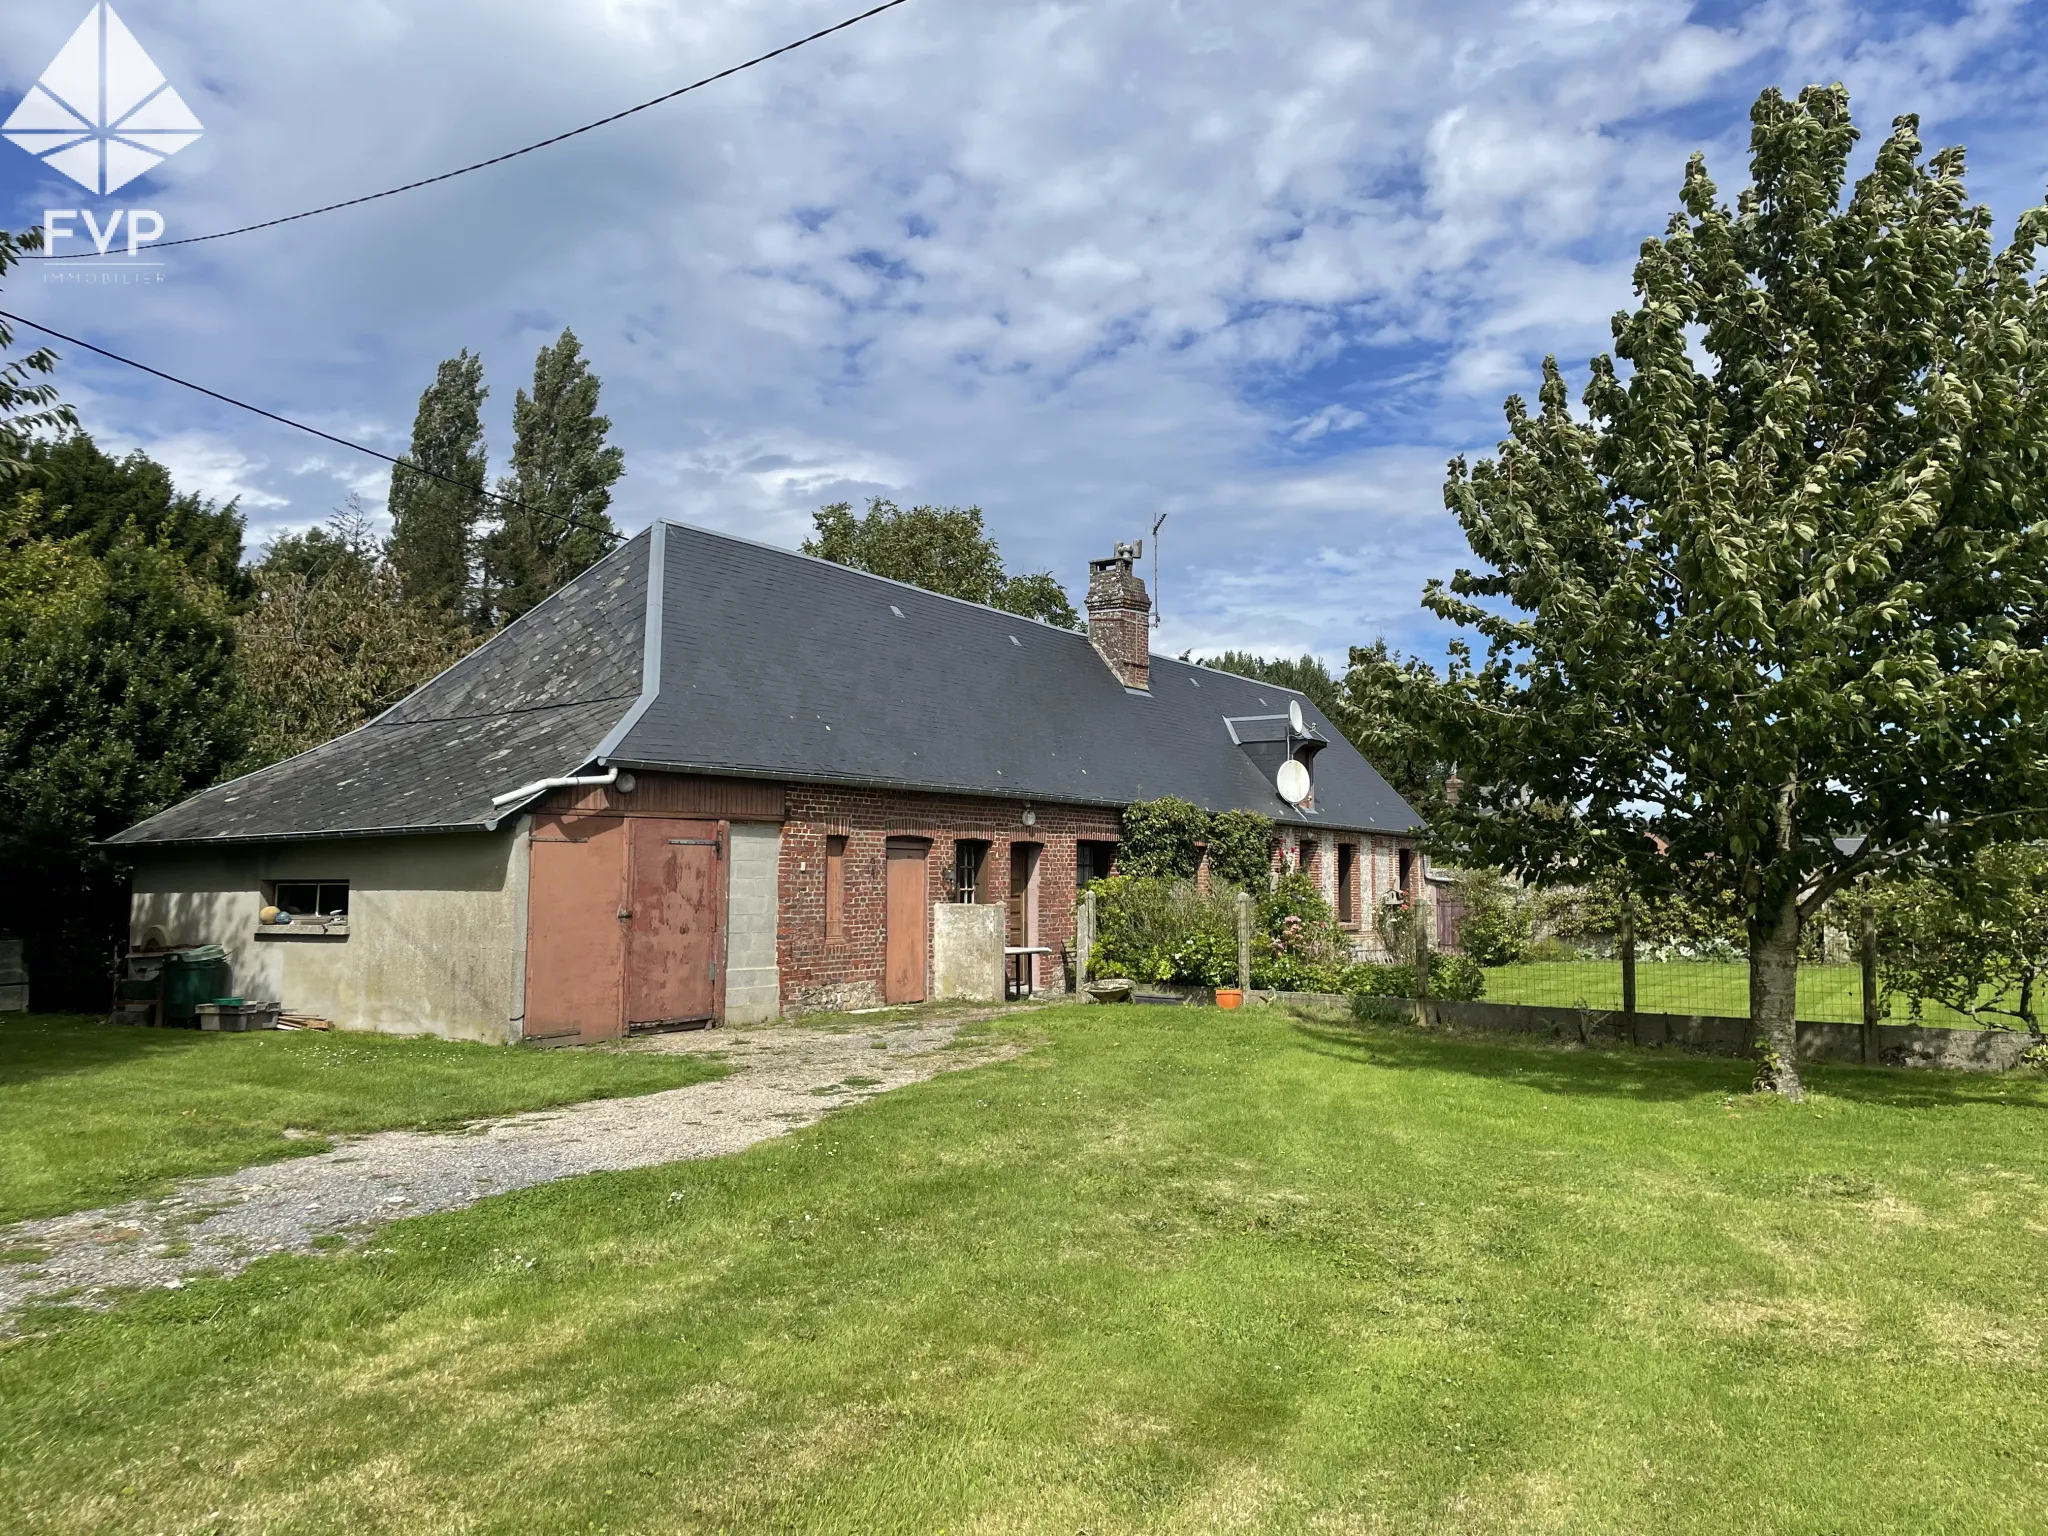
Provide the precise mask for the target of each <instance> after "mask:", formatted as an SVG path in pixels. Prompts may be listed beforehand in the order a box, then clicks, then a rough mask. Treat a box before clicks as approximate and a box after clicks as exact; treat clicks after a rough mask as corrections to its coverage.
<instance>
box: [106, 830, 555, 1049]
mask: <svg viewBox="0 0 2048 1536" xmlns="http://www.w3.org/2000/svg"><path fill="white" fill-rule="evenodd" d="M134 857H135V861H136V862H135V879H134V902H133V908H132V911H131V914H130V925H131V931H130V938H131V940H132V941H133V942H136V943H140V942H141V940H142V936H143V934H144V933H145V932H146V931H147V930H148V929H149V928H151V927H152V926H159V925H160V926H162V927H163V928H164V929H165V930H166V931H167V932H168V933H169V934H170V937H171V941H172V942H173V943H178V944H219V945H220V946H222V947H223V948H224V949H226V950H227V952H228V961H229V964H230V966H231V967H232V974H233V986H234V988H235V991H236V992H237V993H239V994H240V995H241V996H243V997H248V998H252V999H261V1000H264V1001H271V1000H275V1001H277V1002H279V1003H282V1004H283V1005H284V1006H285V1007H286V1008H289V1009H293V1010H296V1011H298V1012H302V1013H311V1014H317V1015H318V1016H320V1017H322V1018H327V1019H332V1020H333V1021H334V1024H335V1027H336V1028H338V1029H366V1030H377V1031H382V1032H384V1033H389V1034H432V1035H440V1036H443V1037H445V1038H448V1039H452V1040H486V1041H494V1042H495V1041H509V1040H516V1039H517V1038H518V1037H519V1019H520V1015H521V1014H522V1013H523V1012H524V1009H525V1002H524V995H523V992H524V979H523V967H524V964H525V950H526V945H525V935H526V838H525V835H524V827H523V825H522V826H521V827H519V828H518V829H517V830H516V831H515V830H514V829H510V828H508V829H506V830H504V831H501V832H495V833H487V832H471V833H453V834H446V835H436V836H418V837H365V838H322V839H318V840H313V841H307V842H301V843H274V844H261V845H256V846H250V847H241V848H223V849H219V850H193V851H187V850H163V851H160V852H156V851H148V850H140V849H138V850H135V853H134ZM275 880H346V881H348V882H349V932H348V934H347V935H346V936H345V937H344V936H340V935H330V936H321V935H301V936H292V935H290V934H289V933H288V932H283V931H278V930H275V929H272V930H268V931H262V930H261V929H260V925H259V924H258V923H257V921H256V917H257V913H258V912H259V911H260V910H261V908H262V906H263V885H264V882H266V881H275Z"/></svg>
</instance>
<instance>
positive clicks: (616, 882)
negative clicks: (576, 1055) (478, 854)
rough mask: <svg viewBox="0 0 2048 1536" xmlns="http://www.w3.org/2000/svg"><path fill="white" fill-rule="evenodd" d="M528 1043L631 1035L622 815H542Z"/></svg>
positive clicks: (529, 961)
mask: <svg viewBox="0 0 2048 1536" xmlns="http://www.w3.org/2000/svg"><path fill="white" fill-rule="evenodd" d="M528 855H529V861H528V865H527V887H526V889H527V895H526V1021H525V1026H524V1030H523V1034H524V1037H525V1038H526V1039H528V1040H559V1041H563V1042H564V1043H568V1042H573V1041H578V1040H582V1041H590V1040H612V1039H616V1038H617V1037H618V1036H620V1035H622V1034H624V1033H625V1032H626V1025H625V1016H624V1014H623V1012H622V1010H621V1006H620V1004H621V997H620V981H621V978H622V977H623V975H624V973H625V924H624V923H623V922H622V921H621V920H620V915H621V913H622V912H623V911H624V910H625V898H626V889H625V877H626V824H625V822H624V821H623V820H622V819H621V818H619V817H617V816H579V815H564V816H537V817H535V818H534V823H533V832H532V835H531V837H530V839H529V846H528Z"/></svg>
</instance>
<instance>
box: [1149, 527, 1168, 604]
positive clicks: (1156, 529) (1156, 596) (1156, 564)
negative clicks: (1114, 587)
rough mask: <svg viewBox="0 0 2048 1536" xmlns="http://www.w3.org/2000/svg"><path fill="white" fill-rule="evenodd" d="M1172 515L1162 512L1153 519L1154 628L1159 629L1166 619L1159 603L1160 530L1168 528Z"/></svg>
mask: <svg viewBox="0 0 2048 1536" xmlns="http://www.w3.org/2000/svg"><path fill="white" fill-rule="evenodd" d="M1169 515H1170V514H1168V513H1165V512H1162V513H1160V514H1159V515H1158V516H1157V517H1155V518H1153V519H1152V627H1153V628H1154V629H1157V628H1158V627H1159V626H1160V624H1161V622H1162V621H1164V619H1165V618H1166V614H1165V612H1164V611H1163V610H1162V609H1161V607H1160V603H1159V530H1160V529H1161V528H1164V527H1165V526H1166V519H1167V517H1168V516H1169Z"/></svg>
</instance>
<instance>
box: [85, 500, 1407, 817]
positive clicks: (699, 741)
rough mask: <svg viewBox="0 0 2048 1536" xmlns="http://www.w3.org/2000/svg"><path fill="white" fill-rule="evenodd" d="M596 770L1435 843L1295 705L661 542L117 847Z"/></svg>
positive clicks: (1268, 687) (1072, 641)
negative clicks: (1308, 793)
mask: <svg viewBox="0 0 2048 1536" xmlns="http://www.w3.org/2000/svg"><path fill="white" fill-rule="evenodd" d="M650 569H651V570H652V571H654V572H655V574H656V578H657V579H655V580H654V581H651V582H650V581H649V580H648V573H649V571H650ZM1290 702H1296V703H1298V704H1299V705H1300V708H1301V710H1302V713H1303V715H1304V717H1305V723H1306V724H1307V726H1308V727H1309V731H1310V732H1311V733H1312V734H1314V735H1317V736H1320V737H1321V738H1322V739H1323V740H1324V741H1326V742H1327V743H1328V745H1327V746H1326V747H1324V748H1323V749H1322V750H1321V751H1320V752H1319V753H1318V754H1317V755H1316V757H1315V763H1314V777H1315V798H1314V801H1313V805H1314V809H1313V810H1308V811H1304V810H1297V809H1295V808H1294V807H1291V806H1289V805H1288V804H1287V803H1286V802H1285V801H1283V800H1282V799H1281V798H1280V796H1279V794H1278V792H1277V791H1276V789H1275V788H1274V784H1273V779H1272V776H1271V771H1270V765H1264V764H1263V762H1262V757H1261V753H1260V749H1259V745H1258V744H1259V743H1260V742H1261V741H1267V742H1270V741H1271V740H1272V738H1273V736H1274V734H1275V729H1276V728H1275V726H1274V720H1275V719H1276V717H1278V718H1281V719H1284V717H1285V715H1286V713H1287V709H1288V705H1289V703H1290ZM1278 730H1279V733H1280V734H1283V735H1284V734H1285V731H1286V727H1285V726H1284V725H1283V726H1280V727H1278ZM1240 743H1243V744H1240ZM1264 755H1265V756H1270V755H1271V752H1270V751H1266V752H1265V753H1264ZM592 765H597V766H618V767H622V768H633V769H642V770H649V769H655V770H674V771H683V772H701V773H714V774H729V775H740V776H748V777H763V778H774V779H782V780H789V781H797V782H813V783H846V784H862V785H875V786H887V787H894V788H903V789H925V790H941V791H947V792H953V793H967V794H975V795H998V796H1003V797H1008V798H1014V799H1019V800H1042V801H1060V802H1068V803H1078V804H1094V805H1115V806H1122V805H1127V804H1129V803H1131V802H1132V801H1137V800H1150V799H1155V798H1157V797H1159V796H1161V795H1178V796H1180V797H1182V798H1183V799H1187V800H1192V801H1193V802H1195V803H1196V804H1197V805H1200V806H1203V807H1204V808H1206V809H1209V810H1230V809H1242V810H1254V811H1259V812H1261V813H1263V814H1265V815H1268V816H1271V817H1272V818H1273V819H1274V820H1275V821H1279V822H1283V823H1294V824H1298V825H1302V826H1315V827H1325V828H1333V829H1345V830H1354V831H1377V832H1409V831H1413V830H1416V829H1418V828H1419V827H1420V825H1421V823H1420V820H1419V818H1417V816H1416V815H1415V813H1414V811H1412V810H1411V809H1410V808H1409V807H1408V805H1407V804H1406V803H1405V802H1404V801H1403V800H1402V799H1401V797H1400V796H1399V795H1397V794H1395V793H1394V791H1393V790H1392V789H1391V788H1390V787H1389V786H1388V784H1387V782H1386V781H1385V780H1384V779H1382V778H1381V777H1380V775H1379V774H1378V773H1377V772H1375V771H1374V769H1373V768H1372V766H1371V765H1370V764H1369V763H1367V762H1366V761H1365V759H1364V758H1363V757H1362V756H1360V755H1359V753H1358V752H1357V750H1356V749H1355V748H1353V747H1352V746H1351V744H1350V743H1349V742H1347V741H1346V740H1345V739H1344V738H1343V737H1342V736H1341V735H1340V734H1339V733H1338V732H1337V731H1336V730H1335V729H1334V728H1333V727H1332V726H1331V725H1330V724H1329V722H1328V721H1327V720H1325V719H1323V718H1322V717H1321V715H1319V714H1318V713H1317V711H1316V710H1315V707H1314V706H1313V705H1312V704H1311V703H1310V702H1309V701H1308V700H1307V699H1306V698H1305V697H1304V696H1302V695H1300V694H1298V693H1295V692H1293V691H1291V690H1289V689H1285V688H1278V687H1275V686H1274V685H1272V684H1269V683H1261V682H1255V681H1252V680H1250V679H1247V678H1241V677H1237V676H1234V675H1232V674H1230V673H1225V672H1217V671H1212V670H1210V669H1208V668H1206V667H1198V666H1192V665H1190V664H1188V663H1186V662H1179V661H1172V660H1168V659H1166V658H1164V657H1158V656H1155V657H1153V658H1152V663H1151V689H1150V691H1149V693H1147V692H1134V691H1132V690H1130V689H1127V688H1125V687H1124V686H1123V684H1122V683H1121V682H1120V681H1118V679H1117V677H1116V676H1115V675H1114V674H1113V673H1112V672H1111V671H1110V669H1109V667H1108V666H1107V665H1106V664H1105V663H1104V661H1103V659H1102V657H1101V656H1099V655H1098V654H1097V653H1096V651H1095V648H1094V647H1093V646H1092V645H1091V644H1090V643H1089V641H1088V638H1087V636H1086V635H1083V634H1079V633H1076V632H1074V631H1071V630H1065V629H1060V628H1058V627H1056V626H1053V625H1050V624H1044V623H1040V622H1037V621H1035V620H1031V619H1022V618H1018V617H1017V616H1016V615H1014V614H1009V613H1004V612H1002V611H1001V610H999V609H995V608H986V607H982V606H981V605H979V604H975V603H966V602H961V601H959V600H957V599H954V598H948V597H941V596H938V595H936V594H934V593H930V592H925V591H922V590H920V589H918V588H915V587H909V586H905V585H903V584H901V583H899V582H894V581H889V580H886V579H884V578H882V577H878V576H871V575H868V574H867V573H865V572H862V571H855V570H850V569H848V568H847V567H845V566H840V565H834V564H832V563H831V562H829V561H825V560H819V559H814V558H812V557H811V556H808V555H801V554H796V553H793V552H791V551H789V550H785V549H777V548H774V547H772V546H769V545H765V544H758V543H755V542H753V541H751V540H747V539H740V538H734V537H732V536H731V535H728V534H721V533H714V532H712V531H710V530H708V529H703V528H696V527H691V526H688V525H686V524H682V523H672V522H661V523H657V524H655V525H654V527H653V528H651V529H649V530H647V531H646V532H644V533H641V534H639V535H638V536H636V537H635V538H633V539H631V540H629V541H627V542H626V543H625V544H623V545H621V546H620V547H619V548H618V549H617V550H615V551H613V552H612V553H611V554H610V555H608V556H607V557H605V559H603V560H601V561H599V562H598V563H597V564H596V565H594V566H592V567H591V568H590V569H589V570H588V571H586V572H584V573H583V574H582V575H581V576H579V577H577V578H576V579H575V580H574V581H572V582H570V583H569V584H568V585H566V586H565V587H563V588H562V590H561V591H559V592H557V593H556V594H555V595H554V596H553V597H551V598H549V599H548V600H547V601H546V602H544V603H542V604H541V605H540V606H538V607H537V608H535V609H534V610H533V611H532V612H531V613H529V614H527V615H525V616H524V617H523V618H521V619H519V620H518V621H517V622H515V623H513V624H512V625H510V626H509V627H508V628H507V629H506V630H505V631H504V632H503V633H502V634H499V635H497V636H495V637H494V638H492V639H491V640H490V641H488V642H487V643H486V644H484V645H482V646H480V647H478V649H477V650H475V651H474V652H472V653H471V654H470V655H469V656H467V657H465V658H464V659H463V660H461V661H460V662H457V663H456V664H455V665H454V666H453V667H451V668H449V669H448V671H446V672H444V673H442V674H441V675H440V676H439V677H437V678H435V679H434V680H433V681H432V682H429V683H427V684H426V685H425V686H424V687H422V688H420V689H419V690H418V691H417V692H415V693H414V694H412V695H411V696H410V697H409V698H407V699H406V700H405V701H404V702H403V703H401V704H399V705H397V706H396V707H395V708H393V709H391V710H389V711H387V712H386V713H385V714H383V715H381V716H379V717H378V718H377V719H375V720H373V721H371V722H370V723H369V724H368V725H365V726H363V727H362V728H361V729H359V730H356V731H352V732H350V733H349V734H348V735H346V736H341V737H338V738H336V739H335V740H333V741H330V742H328V743H326V744H325V745H323V746H319V747H316V748H314V749H313V750H312V751H310V752H307V753H303V754H301V755H300V756H298V757H295V758H291V759H289V760H287V761H285V762H282V763H278V764H275V765H273V766H272V767H269V768H264V769H261V770H259V771H258V772H256V773H253V774H249V775H247V776H245V777H243V778H240V779H236V780H234V781H232V782H230V783H227V784H223V785H219V786H217V787H215V788H213V789H209V790H206V791H204V792H203V793H201V794H198V795H195V796H193V797H192V798H191V799H189V800H186V801H184V802H182V803H181V804H179V805H175V806H173V807H171V808H170V809H169V810H167V811H164V812H162V813H160V814H158V815H156V816H153V817H151V818H150V819H149V820H147V821H145V822H143V823H141V824H140V825H138V826H135V827H132V828H130V829H129V830H128V831H126V832H123V833H121V834H120V835H119V836H117V837H116V838H114V839H113V840H112V841H113V842H114V843H116V844H121V845H127V846H144V845H151V844H189V843H213V842H225V841H248V840H283V839H296V838H304V837H321V836H343V835H351V834H370V833H394V832H417V831H430V830H431V831H445V830H453V829H459V828H485V827H492V826H496V825H497V824H498V823H499V822H500V821H502V820H503V819H504V818H505V817H506V816H508V815H513V814H516V813H517V812H518V810H519V809H520V806H519V805H517V804H514V805H511V806H509V807H500V806H494V805H493V804H492V797H493V796H495V795H502V794H505V793H506V792H507V791H509V790H513V789H516V788H518V787H520V786H522V785H525V784H528V783H531V782H533V781H534V780H537V779H541V778H548V777H556V776H566V775H569V774H573V773H576V772H578V771H579V770H582V769H584V768H586V767H589V766H592Z"/></svg>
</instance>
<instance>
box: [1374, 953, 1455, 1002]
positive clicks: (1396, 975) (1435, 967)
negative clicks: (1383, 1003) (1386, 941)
mask: <svg viewBox="0 0 2048 1536" xmlns="http://www.w3.org/2000/svg"><path fill="white" fill-rule="evenodd" d="M1343 980H1344V984H1343V987H1342V989H1341V990H1343V991H1346V992H1349V993H1350V994H1351V995H1352V996H1353V997H1413V996H1414V995H1415V967H1414V966H1412V965H1354V966H1351V967H1349V968H1348V969H1347V970H1346V971H1345V972H1344V977H1343ZM1485 992H1486V974H1485V973H1484V972H1483V971H1481V970H1480V969H1479V967H1478V966H1477V965H1476V964H1474V963H1473V960H1472V957H1471V956H1470V955H1456V954H1442V953H1439V954H1434V955H1431V956H1430V957H1429V995H1430V996H1431V997H1434V998H1440V999H1442V1000H1443V1001H1444V1002H1447V1003H1470V1002H1476V1001H1477V1000H1478V999H1479V998H1480V997H1482V996H1484V995H1485Z"/></svg>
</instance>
